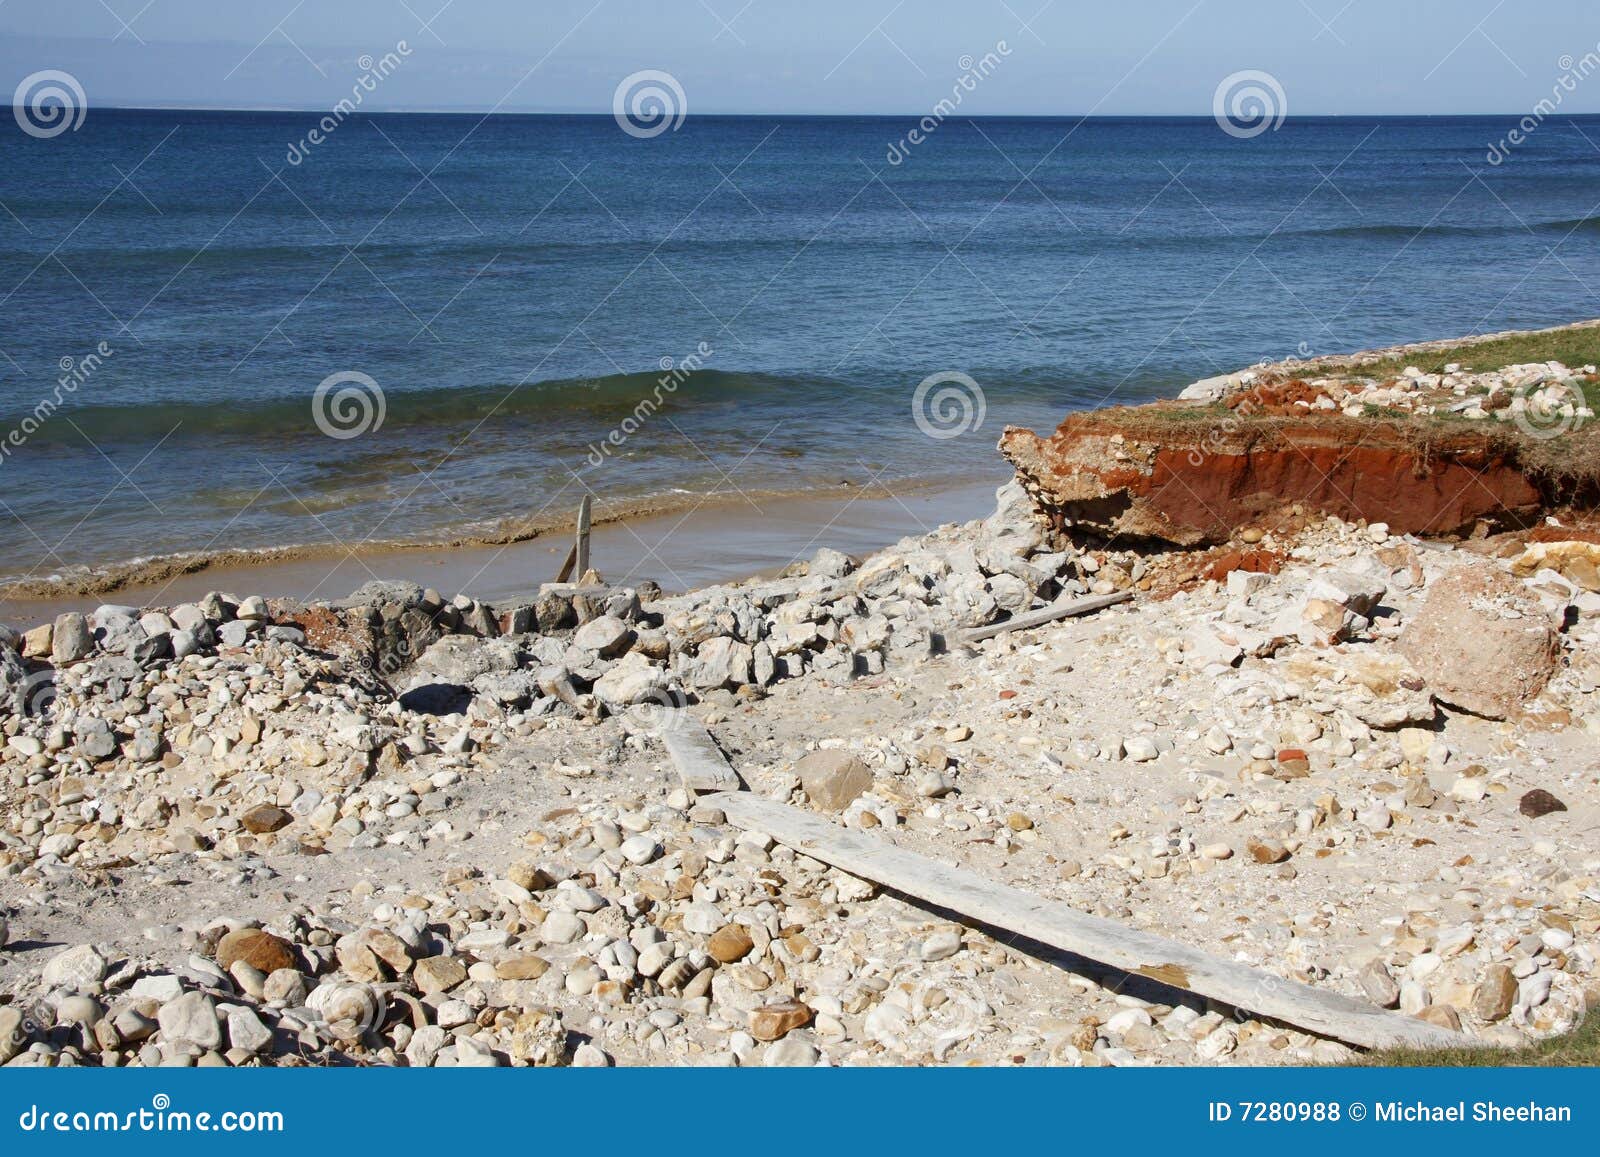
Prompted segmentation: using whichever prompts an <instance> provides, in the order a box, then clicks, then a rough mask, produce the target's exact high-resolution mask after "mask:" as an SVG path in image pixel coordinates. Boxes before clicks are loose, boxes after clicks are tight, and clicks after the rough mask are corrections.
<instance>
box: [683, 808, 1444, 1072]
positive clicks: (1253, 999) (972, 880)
mask: <svg viewBox="0 0 1600 1157" xmlns="http://www.w3.org/2000/svg"><path fill="white" fill-rule="evenodd" d="M704 798H705V801H706V802H707V803H711V804H714V805H716V806H717V807H720V808H721V809H722V810H723V811H724V812H725V813H726V814H727V816H728V819H729V821H730V822H731V823H733V824H734V825H735V826H737V827H740V828H745V829H754V830H757V831H761V832H765V833H766V834H767V835H769V836H771V837H772V838H773V839H775V840H777V841H778V842H779V843H781V844H785V845H787V846H788V847H791V848H793V849H794V850H795V851H797V852H800V853H802V854H804V855H807V856H810V857H812V858H813V859H817V860H821V861H823V862H824V863H827V864H832V865H833V866H834V867H836V868H840V869H842V870H844V871H846V872H849V873H850V874H851V875H853V876H860V877H862V878H864V879H868V880H874V881H876V882H878V883H880V884H883V885H884V886H886V887H888V888H892V889H893V890H895V891H896V892H900V893H902V894H904V895H906V896H910V897H913V898H915V899H919V900H923V901H925V902H926V903H928V904H931V905H933V906H935V907H938V908H943V909H947V910H949V911H952V912H959V913H961V914H962V915H964V916H966V917H968V918H969V919H971V920H973V921H974V922H976V923H981V924H986V925H989V926H991V927H997V928H1004V929H1006V930H1007V931H1009V932H1015V933H1017V934H1019V935H1022V936H1026V937H1029V938H1030V939H1032V940H1036V941H1039V942H1040V943H1043V944H1048V945H1051V946H1053V947H1055V948H1058V949H1061V950H1062V951H1065V952H1072V953H1076V954H1077V955H1079V956H1084V957H1087V958H1089V959H1090V960H1097V961H1099V962H1100V963H1102V964H1109V965H1111V966H1112V967H1114V968H1120V969H1122V970H1123V971H1124V972H1129V973H1133V974H1135V975H1138V976H1147V977H1149V978H1150V979H1152V980H1156V981H1159V982H1161V983H1163V984H1168V985H1172V986H1173V987H1175V988H1182V989H1186V990H1188V991H1190V992H1196V993H1199V994H1200V995H1201V996H1208V997H1211V998H1212V999H1214V1000H1218V1001H1221V1002H1223V1003H1225V1004H1230V1005H1233V1006H1234V1007H1235V1008H1242V1009H1246V1010H1248V1011H1250V1012H1254V1013H1258V1014H1260V1015H1263V1016H1267V1017H1272V1018H1274V1019H1276V1020H1281V1021H1284V1022H1286V1023H1288V1024H1292V1025H1296V1026H1298V1027H1300V1028H1303V1029H1306V1030H1307V1031H1309V1032H1313V1033H1316V1034H1318V1035H1320V1036H1326V1037H1333V1038H1335V1039H1337V1040H1342V1041H1347V1042H1349V1043H1350V1044H1355V1045H1361V1046H1363V1047H1366V1048H1385V1047H1389V1046H1393V1045H1424V1046H1451V1045H1457V1046H1459V1045H1461V1044H1463V1043H1467V1042H1466V1041H1465V1040H1464V1038H1463V1037H1462V1036H1461V1035H1460V1034H1458V1033H1454V1032H1451V1031H1449V1030H1448V1029H1444V1028H1440V1027H1438V1026H1436V1025H1432V1024H1429V1023H1427V1022H1426V1021H1421V1020H1417V1019H1415V1018H1413V1017H1408V1016H1400V1015H1398V1014H1395V1013H1390V1012H1385V1011H1383V1010H1382V1009H1380V1008H1377V1007H1375V1006H1373V1005H1370V1004H1367V1003H1365V1002H1363V1001H1360V1000H1356V999H1354V998H1352V997H1348V996H1344V995H1341V994H1340V993H1336V992H1328V991H1326V990H1324V989H1320V988H1312V987H1310V986H1309V985H1305V984H1299V983H1297V982H1295V981H1292V980H1284V979H1283V978H1282V977H1278V976H1273V975H1271V974H1270V973H1266V972H1261V971H1259V970H1257V969H1254V968H1251V967H1249V966H1247V965H1243V964H1237V963H1234V962H1233V961H1229V960H1223V959H1221V958H1220V957H1216V956H1212V955H1210V954H1209V953H1205V952H1201V951H1199V950H1198V949H1194V948H1189V947H1187V946H1185V945H1182V944H1179V943H1177V942H1176V941H1173V940H1168V939H1167V938H1165V937H1164V936H1157V935H1155V934H1153V933H1150V932H1141V931H1139V930H1137V929H1134V928H1125V927H1123V926H1122V925H1121V924H1118V923H1116V922H1115V921H1113V920H1105V919H1102V918H1100V917H1098V916H1089V915H1085V914H1084V913H1082V912H1079V911H1077V910H1076V909H1074V908H1071V907H1069V906H1068V905H1066V904H1062V903H1060V902H1058V901H1053V900H1042V899H1040V898H1039V897H1037V896H1033V895H1030V894H1029V893H1027V892H1024V891H1022V890H1021V889H1020V888H1013V887H1011V886H1010V885H1008V884H997V883H995V882H993V881H991V880H987V879H985V878H983V877H982V876H980V875H978V874H977V873H975V872H969V871H966V870H965V869H962V868H952V867H949V866H947V865H945V864H942V863H939V862H938V861H937V860H931V859H929V858H928V857H926V856H919V855H917V854H916V853H914V852H907V851H903V850H902V849H900V848H897V847H895V846H894V845H893V844H891V843H889V842H888V841H887V840H885V839H883V838H881V837H875V836H868V835H864V834H862V833H860V832H854V831H850V830H849V829H847V828H842V827H840V826H839V825H838V824H834V823H830V822H828V821H827V820H824V819H822V818H820V817H818V816H815V815H812V814H811V813H810V812H805V811H801V810H800V809H799V808H794V807H790V806H789V805H788V804H782V803H777V802H774V801H773V800H769V799H763V798H761V797H759V796H756V795H753V794H751V793H750V792H718V793H716V794H714V795H708V796H706V797H704Z"/></svg>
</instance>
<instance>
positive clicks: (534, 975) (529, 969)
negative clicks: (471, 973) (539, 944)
mask: <svg viewBox="0 0 1600 1157" xmlns="http://www.w3.org/2000/svg"><path fill="white" fill-rule="evenodd" d="M549 970H550V962H549V961H548V960H546V959H545V958H544V957H543V956H532V955H528V956H510V957H507V958H506V959H504V960H497V961H495V965H494V974H495V975H496V976H498V977H499V978H500V979H501V980H538V979H539V978H540V977H541V976H543V975H544V974H545V973H546V972H548V971H549Z"/></svg>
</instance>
